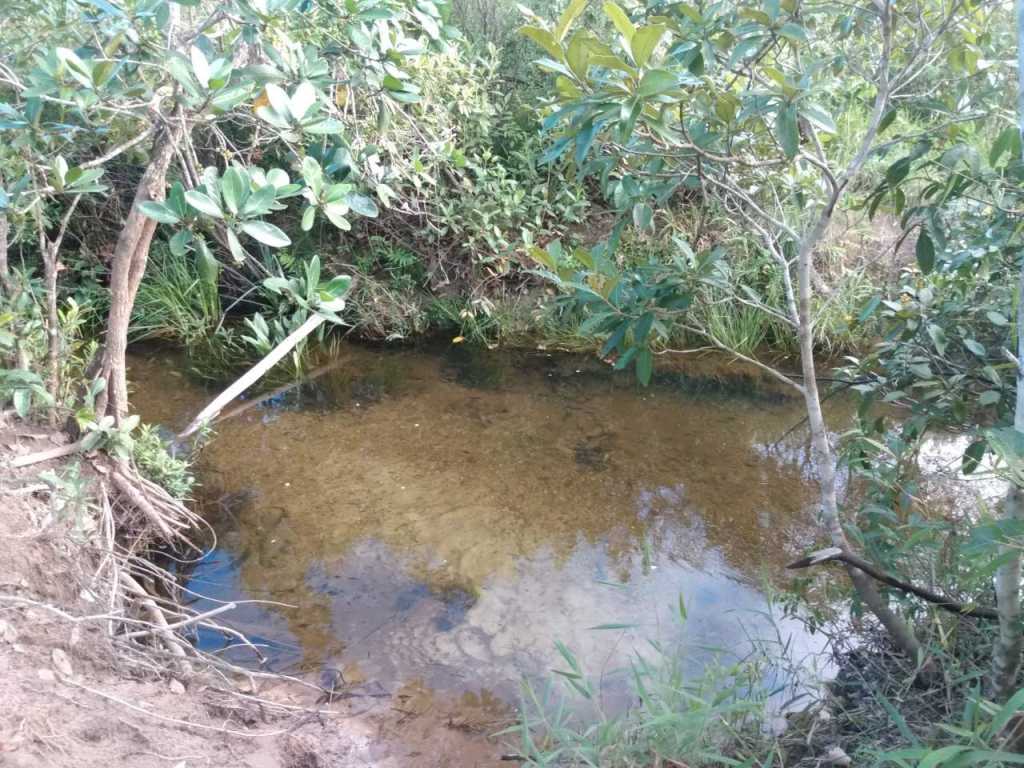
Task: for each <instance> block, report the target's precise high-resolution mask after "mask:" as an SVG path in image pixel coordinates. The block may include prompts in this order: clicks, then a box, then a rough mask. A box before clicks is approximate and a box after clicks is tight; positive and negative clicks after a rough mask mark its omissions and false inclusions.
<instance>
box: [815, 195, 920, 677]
mask: <svg viewBox="0 0 1024 768" xmlns="http://www.w3.org/2000/svg"><path fill="white" fill-rule="evenodd" d="M834 207H835V198H833V201H832V202H831V203H829V205H828V207H826V209H825V210H824V211H822V213H821V216H820V217H819V219H818V221H817V223H816V224H815V226H814V228H813V229H812V230H811V231H810V232H808V233H807V235H805V236H804V238H803V242H801V244H800V251H799V254H798V257H797V292H798V302H797V319H798V322H797V333H798V337H799V342H800V364H801V368H802V372H803V376H804V388H803V393H804V404H805V406H806V409H807V425H808V429H809V430H810V433H811V450H812V452H813V454H814V464H815V467H816V469H817V470H818V483H819V486H820V494H821V497H820V500H821V508H820V513H821V519H822V523H823V525H824V527H825V530H826V531H827V532H828V535H829V538H830V539H831V541H832V546H834V547H839V548H840V549H842V550H844V551H849V550H851V547H850V542H849V540H848V539H847V538H846V532H845V531H844V530H843V525H842V521H841V520H840V517H839V499H838V496H837V493H836V460H835V454H834V453H833V451H832V446H831V445H830V444H829V439H828V429H827V427H826V425H825V417H824V414H823V413H822V410H821V397H820V395H819V393H818V379H817V371H815V369H814V319H813V317H812V313H811V296H812V288H811V267H812V259H813V255H814V249H815V248H816V247H817V244H818V243H819V242H820V241H821V239H822V237H824V235H825V232H826V230H827V229H828V225H829V222H830V221H831V219H832V212H833V210H834ZM846 571H847V573H848V574H849V575H850V581H851V582H853V587H854V589H855V590H856V592H857V596H858V597H859V598H860V599H861V601H863V603H864V604H865V605H866V606H867V607H868V609H869V610H870V611H871V612H872V613H873V614H874V615H875V616H876V617H877V618H878V620H879V621H880V622H881V623H882V625H883V626H884V627H885V629H886V630H887V631H888V632H889V634H890V636H891V637H892V638H893V640H894V641H895V642H896V644H897V645H898V646H899V647H900V649H901V650H902V651H903V652H904V653H906V654H907V655H908V656H910V657H911V658H912V659H915V660H916V659H918V658H919V657H920V654H921V644H920V643H919V642H918V640H917V638H916V637H915V636H914V632H913V630H912V629H911V628H910V626H909V625H908V624H907V623H906V622H905V621H904V620H903V619H901V618H900V617H899V616H897V615H896V614H895V613H894V612H893V611H892V609H891V608H890V607H889V605H888V603H887V601H886V600H885V598H884V597H883V596H882V595H881V594H880V593H879V592H878V588H877V586H876V585H875V582H874V580H872V578H871V577H870V576H868V575H867V574H866V573H864V571H862V570H860V569H859V568H855V567H854V566H852V565H849V564H847V566H846Z"/></svg>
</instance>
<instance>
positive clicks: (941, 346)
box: [928, 323, 949, 355]
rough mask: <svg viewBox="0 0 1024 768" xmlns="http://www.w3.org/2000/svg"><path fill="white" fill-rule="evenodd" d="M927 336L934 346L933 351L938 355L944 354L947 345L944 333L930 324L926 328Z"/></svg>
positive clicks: (933, 324)
mask: <svg viewBox="0 0 1024 768" xmlns="http://www.w3.org/2000/svg"><path fill="white" fill-rule="evenodd" d="M928 335H929V336H930V337H931V340H932V343H933V344H935V350H936V351H937V352H938V353H939V354H940V355H945V354H946V346H947V344H948V343H949V342H948V341H947V339H946V332H945V331H943V330H942V328H941V327H939V326H937V325H935V323H932V324H930V325H929V326H928Z"/></svg>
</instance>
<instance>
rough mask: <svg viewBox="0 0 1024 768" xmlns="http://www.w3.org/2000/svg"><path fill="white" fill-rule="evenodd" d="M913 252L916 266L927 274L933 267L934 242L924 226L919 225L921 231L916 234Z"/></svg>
mask: <svg viewBox="0 0 1024 768" xmlns="http://www.w3.org/2000/svg"><path fill="white" fill-rule="evenodd" d="M914 254H915V256H917V266H918V268H919V269H920V270H921V272H922V273H924V274H926V275H927V274H930V273H931V271H932V270H933V269H935V243H933V242H932V238H931V236H930V235H929V234H928V230H927V229H925V228H924V227H921V231H920V233H919V234H918V236H917V245H916V246H915V247H914Z"/></svg>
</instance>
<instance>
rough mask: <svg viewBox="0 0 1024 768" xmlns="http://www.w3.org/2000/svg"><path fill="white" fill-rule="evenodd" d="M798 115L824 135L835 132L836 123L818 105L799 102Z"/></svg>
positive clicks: (810, 102)
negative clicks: (824, 133)
mask: <svg viewBox="0 0 1024 768" xmlns="http://www.w3.org/2000/svg"><path fill="white" fill-rule="evenodd" d="M800 114H801V115H803V116H804V117H805V118H807V120H808V121H809V122H811V123H812V124H814V125H815V126H817V127H818V128H820V129H821V130H823V131H825V132H826V133H835V132H836V121H835V120H833V119H832V115H830V114H829V113H828V110H826V109H825V108H824V107H822V106H821V105H820V104H815V103H814V102H813V101H804V102H801V104H800Z"/></svg>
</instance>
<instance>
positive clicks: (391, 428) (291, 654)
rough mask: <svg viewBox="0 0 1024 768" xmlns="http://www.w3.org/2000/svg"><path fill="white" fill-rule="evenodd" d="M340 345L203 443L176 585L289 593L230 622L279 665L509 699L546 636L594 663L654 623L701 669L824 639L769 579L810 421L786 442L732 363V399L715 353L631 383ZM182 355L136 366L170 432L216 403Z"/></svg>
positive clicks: (151, 407) (771, 409)
mask: <svg viewBox="0 0 1024 768" xmlns="http://www.w3.org/2000/svg"><path fill="white" fill-rule="evenodd" d="M337 362H338V363H339V364H340V365H339V367H337V368H336V369H335V370H333V371H332V372H331V373H329V374H327V375H325V376H323V377H321V378H319V379H318V380H317V381H316V382H315V383H313V384H310V385H307V386H305V387H302V388H300V389H298V390H293V391H291V392H289V393H286V394H284V395H280V396H278V397H276V398H274V399H272V400H270V401H267V402H263V403H260V404H258V405H254V406H253V407H250V408H248V409H247V410H244V411H243V412H242V413H240V414H238V415H235V416H233V417H231V418H227V419H225V420H223V421H221V422H219V423H218V424H217V427H216V433H217V434H216V438H215V439H214V440H213V441H212V442H211V443H210V444H209V446H208V447H207V448H206V449H205V450H204V453H203V458H202V465H201V479H202V482H203V485H204V491H203V495H204V496H205V497H206V507H207V510H208V512H209V513H210V514H211V515H212V516H213V519H214V521H215V526H216V528H217V533H218V537H219V538H218V546H217V548H216V550H214V551H213V552H212V553H211V555H210V556H209V557H208V558H207V559H206V560H205V561H204V562H203V563H201V564H200V565H199V566H198V567H197V568H196V569H195V570H194V572H193V573H192V576H191V581H190V583H189V587H190V588H191V589H194V590H195V591H197V592H202V593H204V594H205V595H207V596H209V597H211V598H214V599H221V600H227V599H239V598H241V599H260V600H269V601H274V602H276V603H282V604H286V605H255V604H248V605H244V606H242V607H241V608H240V609H239V611H237V612H233V613H232V614H231V615H230V616H231V619H230V620H231V621H232V622H233V623H234V625H235V626H236V627H237V628H238V629H240V630H242V631H245V632H247V633H249V634H250V635H251V636H253V637H255V638H257V639H259V640H260V641H261V642H264V643H266V644H267V648H268V656H269V657H270V659H271V663H273V664H274V665H275V666H276V667H277V668H279V669H288V670H295V669H315V668H318V667H320V666H325V665H329V666H334V667H337V668H340V669H343V670H344V674H345V676H346V679H347V680H348V681H349V682H355V681H360V680H365V681H371V682H373V683H374V684H377V685H380V686H382V687H383V688H385V689H387V690H394V689H396V688H398V687H399V686H401V685H403V684H406V683H409V682H411V681H419V682H422V683H423V684H425V685H426V686H428V687H429V688H431V689H433V690H436V691H442V692H454V693H464V692H467V691H474V692H479V691H484V692H485V693H486V694H487V695H489V692H495V693H496V694H497V695H499V696H501V697H504V698H506V699H508V698H511V697H513V696H514V695H515V693H516V690H517V688H516V686H517V682H518V681H519V680H520V679H521V678H522V677H523V676H527V677H533V676H536V675H538V674H541V673H544V672H545V671H546V670H547V669H550V668H552V667H561V666H564V663H563V662H561V661H560V659H559V657H558V655H557V651H556V650H555V642H556V641H561V642H563V643H565V644H566V645H567V646H569V647H570V648H572V649H573V650H574V651H575V652H576V653H577V654H578V656H579V657H580V658H581V659H582V660H583V662H584V664H585V666H586V667H587V668H588V670H590V671H591V672H593V673H595V674H597V673H605V674H607V675H608V676H609V679H613V678H614V674H613V672H614V670H617V669H620V668H622V667H623V666H624V665H625V664H626V663H627V662H628V659H629V657H630V655H631V654H632V653H633V652H634V651H635V650H641V651H643V649H645V648H648V646H647V642H648V640H651V639H655V640H659V641H662V642H665V643H672V644H676V643H679V644H681V647H682V648H683V649H684V650H683V651H682V652H683V653H684V658H685V661H686V663H687V664H688V666H689V667H690V668H692V669H693V670H694V671H696V670H698V669H699V668H700V667H701V665H702V664H704V663H706V661H707V660H708V658H709V657H710V654H711V653H712V652H711V651H709V650H708V647H709V646H710V647H714V648H719V649H723V650H724V651H726V652H728V653H730V654H735V655H740V654H743V653H745V652H747V651H748V650H749V648H750V645H751V642H752V638H757V637H763V638H775V637H778V635H776V631H777V630H778V632H779V633H781V637H782V638H783V639H784V640H786V639H788V640H789V642H790V643H791V652H792V654H793V655H794V656H795V657H798V658H799V656H800V655H802V654H811V653H813V652H814V651H816V650H817V649H818V648H819V643H820V640H819V639H818V638H816V637H814V636H811V635H808V634H807V633H806V631H805V630H804V628H803V626H802V625H801V624H800V623H799V622H796V621H791V620H785V619H782V618H777V619H775V620H773V621H769V620H768V619H767V618H766V616H765V611H766V609H767V607H768V606H767V602H766V598H765V596H764V591H765V590H764V585H765V584H767V583H772V582H775V583H778V582H780V580H781V579H782V578H784V577H783V571H782V569H783V565H784V564H785V563H786V562H787V561H788V560H790V559H793V558H794V557H795V556H798V555H799V554H801V553H803V552H805V551H806V548H807V547H808V546H810V545H811V544H813V541H814V536H815V528H814V520H813V512H812V507H813V499H814V488H813V487H812V485H811V484H810V483H809V473H808V470H807V460H806V451H805V448H804V446H803V435H801V434H800V433H799V431H798V432H796V433H793V434H790V435H788V436H785V437H784V435H786V433H787V430H789V429H790V427H792V426H793V425H794V424H795V423H797V422H798V421H799V420H800V418H801V415H802V411H801V407H800V404H799V403H798V402H796V401H792V400H786V399H783V398H780V397H779V395H778V393H777V392H776V391H774V389H772V388H771V387H770V386H768V385H766V384H765V383H763V382H762V383H756V382H754V381H753V380H749V379H735V378H734V377H732V375H731V374H730V375H729V376H727V377H725V378H724V379H721V380H722V381H724V382H725V383H726V385H725V389H726V390H728V391H729V392H730V393H729V394H726V393H725V392H724V391H723V389H722V387H721V386H720V385H719V383H717V382H716V381H715V380H714V379H715V377H719V378H721V377H720V374H721V370H715V369H713V367H709V366H707V365H698V366H697V367H696V368H695V369H694V370H689V369H684V370H683V371H676V372H675V373H673V374H672V375H665V376H662V377H659V379H658V380H657V381H656V382H655V384H654V386H652V387H651V388H650V389H647V390H638V389H637V387H636V385H635V383H634V382H633V381H632V379H631V378H629V377H628V376H626V375H624V374H612V373H611V372H610V371H609V370H608V369H607V368H606V367H605V366H603V365H602V364H601V363H599V362H596V361H593V360H589V359H583V358H577V357H556V356H550V355H547V354H544V353H503V352H486V351H481V352H477V351H473V350H468V349H463V348H460V347H453V348H448V349H444V350H440V351H413V350H403V349H399V350H394V349H391V350H380V349H366V348H360V347H354V346H353V347H346V348H345V349H344V350H343V351H342V352H341V353H340V358H339V360H338V361H337ZM180 363H181V361H180V360H176V359H171V358H167V357H165V356H164V355H163V354H161V353H146V354H141V355H136V356H135V358H134V359H133V362H132V371H131V376H132V378H133V380H134V381H135V384H136V389H137V392H136V394H135V396H134V402H135V404H136V406H137V407H138V408H139V410H140V412H141V413H142V415H143V417H144V418H146V419H147V420H152V421H159V422H162V423H164V424H167V425H169V426H171V427H175V426H181V425H183V424H184V423H185V422H187V421H188V419H189V418H190V417H191V415H193V414H194V413H195V411H197V410H198V408H199V407H200V406H201V405H202V404H203V403H204V402H205V400H206V399H208V398H209V397H210V393H209V392H207V391H204V390H203V389H202V388H200V387H198V386H195V385H193V384H190V383H189V381H188V380H187V379H186V378H185V377H183V376H181V375H180V374H178V373H177V371H176V368H177V367H178V366H179V365H180ZM709 376H710V377H711V378H708V377H709ZM780 439H781V442H778V441H780ZM680 596H681V597H682V599H683V601H684V603H685V605H686V608H687V613H688V618H687V620H686V621H685V623H683V622H680V620H679V617H678V614H679V611H678V601H679V598H680ZM286 606H293V607H286ZM608 624H626V625H629V627H627V628H619V629H594V627H596V626H600V625H608ZM200 641H201V642H203V643H204V644H206V645H207V646H208V647H211V648H213V647H215V646H216V644H217V643H218V642H219V640H217V639H216V638H212V637H201V638H200ZM672 647H676V646H675V645H672ZM232 652H233V653H235V654H236V655H237V654H238V653H240V652H238V651H237V650H236V651H232Z"/></svg>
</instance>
